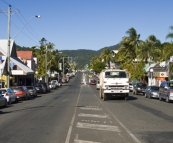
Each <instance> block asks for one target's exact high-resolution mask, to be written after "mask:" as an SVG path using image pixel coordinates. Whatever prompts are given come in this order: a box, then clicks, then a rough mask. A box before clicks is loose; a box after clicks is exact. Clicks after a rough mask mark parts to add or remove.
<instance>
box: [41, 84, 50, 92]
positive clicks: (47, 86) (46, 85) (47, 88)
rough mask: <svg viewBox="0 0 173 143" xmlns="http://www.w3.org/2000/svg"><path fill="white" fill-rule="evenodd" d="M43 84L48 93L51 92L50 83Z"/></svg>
mask: <svg viewBox="0 0 173 143" xmlns="http://www.w3.org/2000/svg"><path fill="white" fill-rule="evenodd" d="M41 84H43V86H44V87H45V88H46V92H50V87H49V85H48V83H45V82H43V83H41Z"/></svg>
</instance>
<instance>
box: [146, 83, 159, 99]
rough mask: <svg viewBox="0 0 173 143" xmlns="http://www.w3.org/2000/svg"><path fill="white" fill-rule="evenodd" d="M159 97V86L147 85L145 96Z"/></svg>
mask: <svg viewBox="0 0 173 143" xmlns="http://www.w3.org/2000/svg"><path fill="white" fill-rule="evenodd" d="M147 97H148V98H159V86H147V88H146V90H145V98H147Z"/></svg>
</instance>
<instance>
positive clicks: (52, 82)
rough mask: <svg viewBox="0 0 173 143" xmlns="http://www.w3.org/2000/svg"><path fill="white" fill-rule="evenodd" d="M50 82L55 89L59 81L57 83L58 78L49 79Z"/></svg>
mask: <svg viewBox="0 0 173 143" xmlns="http://www.w3.org/2000/svg"><path fill="white" fill-rule="evenodd" d="M51 84H53V85H54V86H55V87H54V88H55V89H56V88H57V87H59V83H58V80H51Z"/></svg>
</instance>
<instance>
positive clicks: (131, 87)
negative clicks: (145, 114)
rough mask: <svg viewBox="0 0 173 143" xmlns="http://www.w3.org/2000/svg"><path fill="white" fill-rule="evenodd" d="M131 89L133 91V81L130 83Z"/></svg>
mask: <svg viewBox="0 0 173 143" xmlns="http://www.w3.org/2000/svg"><path fill="white" fill-rule="evenodd" d="M129 90H130V91H133V84H132V83H129Z"/></svg>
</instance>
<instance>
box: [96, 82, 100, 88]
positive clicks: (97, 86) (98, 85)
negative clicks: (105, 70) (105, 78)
mask: <svg viewBox="0 0 173 143" xmlns="http://www.w3.org/2000/svg"><path fill="white" fill-rule="evenodd" d="M96 89H97V90H99V89H100V80H97V83H96Z"/></svg>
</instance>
